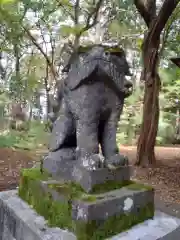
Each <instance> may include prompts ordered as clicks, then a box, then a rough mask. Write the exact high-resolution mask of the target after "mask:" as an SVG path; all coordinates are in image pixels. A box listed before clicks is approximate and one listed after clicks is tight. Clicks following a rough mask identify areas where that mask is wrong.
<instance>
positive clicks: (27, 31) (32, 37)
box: [22, 26, 58, 81]
mask: <svg viewBox="0 0 180 240" xmlns="http://www.w3.org/2000/svg"><path fill="white" fill-rule="evenodd" d="M22 28H23V29H24V31H25V32H26V33H27V35H28V37H29V38H30V40H31V41H32V43H33V44H34V45H35V46H36V47H37V49H38V50H39V51H40V52H41V53H42V55H43V56H44V58H45V59H46V62H47V64H48V65H49V68H50V70H51V72H52V74H53V77H54V79H55V80H56V81H57V77H58V74H57V72H56V70H55V68H54V66H53V64H52V62H51V60H50V59H49V57H48V55H47V54H46V53H45V52H44V50H43V48H42V47H41V46H40V45H39V44H38V42H37V41H36V39H35V37H34V36H33V35H32V34H31V32H30V30H29V29H27V28H26V27H24V26H22Z"/></svg>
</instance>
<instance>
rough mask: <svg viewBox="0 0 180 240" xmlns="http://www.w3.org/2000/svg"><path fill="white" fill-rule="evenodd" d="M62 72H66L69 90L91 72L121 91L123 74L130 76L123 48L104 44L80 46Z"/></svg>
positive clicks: (123, 85)
mask: <svg viewBox="0 0 180 240" xmlns="http://www.w3.org/2000/svg"><path fill="white" fill-rule="evenodd" d="M64 72H67V73H68V78H67V82H68V85H69V87H70V89H71V90H73V89H75V88H77V87H78V86H79V84H80V83H82V81H85V80H86V79H88V78H89V77H90V76H92V74H98V76H99V78H101V79H108V81H109V82H112V83H113V84H115V85H116V88H118V90H119V91H123V89H124V87H126V86H125V84H126V83H127V81H126V80H125V76H132V75H131V73H130V70H129V64H128V62H127V59H126V55H125V52H124V50H123V49H122V48H119V47H117V46H113V47H109V46H104V45H94V46H91V47H80V48H79V49H78V52H77V53H76V55H74V57H72V58H71V60H70V61H69V63H68V64H67V65H66V67H65V68H64ZM126 85H127V84H126ZM128 87H130V82H128ZM131 87H132V85H131Z"/></svg>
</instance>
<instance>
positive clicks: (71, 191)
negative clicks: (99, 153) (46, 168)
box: [19, 169, 154, 240]
mask: <svg viewBox="0 0 180 240" xmlns="http://www.w3.org/2000/svg"><path fill="white" fill-rule="evenodd" d="M48 179H49V175H48V174H47V173H41V172H40V170H39V169H25V170H23V171H22V173H21V181H20V186H19V196H20V197H21V198H22V199H23V200H25V201H26V202H28V203H29V204H30V205H31V206H32V207H33V208H34V209H35V210H36V211H37V213H38V214H40V215H42V216H44V218H45V219H46V220H47V222H48V224H49V226H52V227H60V228H61V229H69V230H70V231H72V232H74V233H75V235H76V236H77V239H78V240H104V239H106V238H108V237H111V236H113V235H116V234H118V233H120V232H122V231H124V230H126V229H128V228H130V227H131V226H133V225H135V224H137V223H139V222H142V221H144V220H146V219H149V218H151V217H153V215H154V206H153V204H147V205H146V207H144V208H141V209H139V213H138V214H123V215H122V214H121V215H117V216H113V217H109V218H108V219H107V220H106V221H105V222H101V223H100V222H98V221H91V222H87V223H85V222H82V221H74V220H72V205H71V203H72V199H74V198H79V197H80V199H81V200H84V201H89V202H91V201H95V200H96V197H97V196H96V195H95V194H87V193H85V192H84V190H83V189H82V188H81V187H80V186H79V185H78V184H74V183H62V184H49V187H50V188H51V189H56V190H58V191H59V192H60V193H63V194H65V196H66V199H65V200H62V201H55V200H53V199H52V195H51V193H50V192H47V191H45V190H44V189H43V188H42V187H41V185H40V181H39V180H48ZM106 184H107V185H104V187H103V188H101V187H100V186H99V187H98V188H96V190H94V192H99V191H100V192H101V191H105V189H107V188H108V189H110V190H112V186H113V189H114V188H115V189H117V188H119V187H121V186H122V185H120V184H118V183H116V184H115V182H114V183H113V184H112V182H109V183H106ZM134 185H135V184H134V183H132V182H131V187H133V186H134ZM105 186H106V187H107V188H105ZM108 186H111V188H110V187H108ZM136 186H137V185H136ZM138 186H139V185H138ZM139 187H140V186H139Z"/></svg>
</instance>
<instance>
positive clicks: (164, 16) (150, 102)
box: [134, 0, 179, 166]
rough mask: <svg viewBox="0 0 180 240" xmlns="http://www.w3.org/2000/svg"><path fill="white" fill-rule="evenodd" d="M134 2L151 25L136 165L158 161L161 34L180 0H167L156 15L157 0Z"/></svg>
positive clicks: (145, 47)
mask: <svg viewBox="0 0 180 240" xmlns="http://www.w3.org/2000/svg"><path fill="white" fill-rule="evenodd" d="M134 3H135V5H136V7H137V9H138V11H139V13H140V14H141V16H142V17H143V18H144V20H145V22H146V24H147V26H148V33H147V35H146V36H145V38H144V43H143V48H142V56H143V67H144V69H143V72H142V78H143V80H144V81H145V95H144V109H143V121H142V125H141V129H140V137H139V140H138V146H137V160H136V165H142V166H147V165H151V164H155V152H154V146H155V143H156V136H157V131H158V121H159V91H160V85H161V80H160V77H159V74H158V66H159V48H160V35H161V32H162V30H163V28H164V27H165V25H166V23H167V21H168V19H169V17H170V16H171V14H172V12H173V11H174V9H175V8H176V6H177V4H178V3H179V0H174V1H172V0H165V1H164V3H163V6H162V8H161V10H160V12H159V14H158V16H156V7H155V4H156V1H155V0H151V1H142V0H134ZM147 3H148V5H147Z"/></svg>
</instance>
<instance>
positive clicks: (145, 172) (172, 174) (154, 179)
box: [120, 146, 180, 203]
mask: <svg viewBox="0 0 180 240" xmlns="http://www.w3.org/2000/svg"><path fill="white" fill-rule="evenodd" d="M120 152H121V153H122V154H124V155H127V156H128V157H129V160H130V163H132V164H133V163H134V161H135V159H136V147H127V146H120ZM155 154H156V160H157V162H156V166H155V167H153V168H141V167H134V166H133V176H132V178H133V179H134V180H137V181H140V182H142V183H147V184H151V185H152V186H153V187H154V188H155V195H156V196H157V197H159V198H160V199H162V200H163V201H164V202H166V203H172V202H175V203H180V146H178V147H156V148H155Z"/></svg>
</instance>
